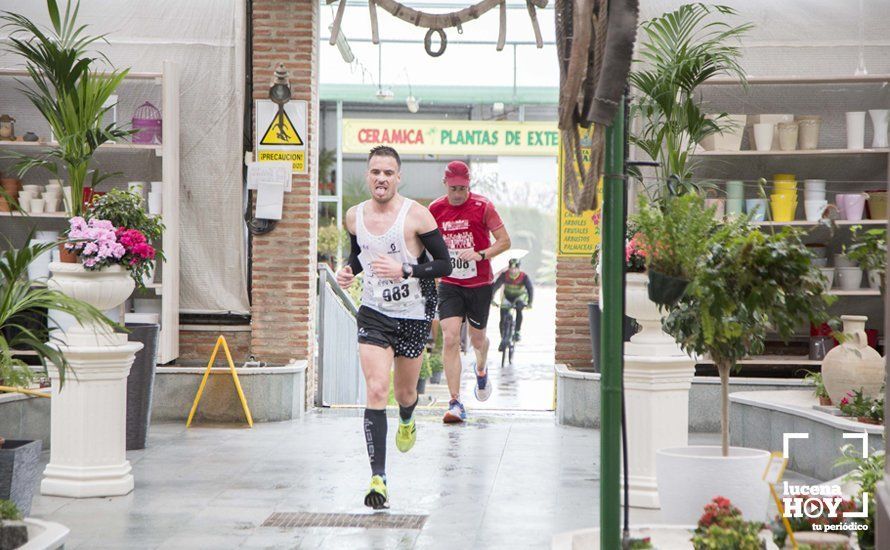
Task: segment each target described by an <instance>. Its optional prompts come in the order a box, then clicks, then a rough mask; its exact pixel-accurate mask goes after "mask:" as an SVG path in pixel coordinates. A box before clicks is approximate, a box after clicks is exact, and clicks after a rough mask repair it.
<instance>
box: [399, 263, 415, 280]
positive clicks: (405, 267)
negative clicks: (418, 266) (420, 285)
mask: <svg viewBox="0 0 890 550" xmlns="http://www.w3.org/2000/svg"><path fill="white" fill-rule="evenodd" d="M413 273H414V270H413V269H412V268H411V264H409V263H408V262H405V263H403V264H402V276H404V277H405V278H406V279H408V278H410V277H411V275H413Z"/></svg>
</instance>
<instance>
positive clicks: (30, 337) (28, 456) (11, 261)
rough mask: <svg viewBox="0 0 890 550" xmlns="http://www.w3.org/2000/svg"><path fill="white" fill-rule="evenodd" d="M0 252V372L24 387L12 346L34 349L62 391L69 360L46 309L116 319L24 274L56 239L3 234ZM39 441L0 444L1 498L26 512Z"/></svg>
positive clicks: (25, 371)
mask: <svg viewBox="0 0 890 550" xmlns="http://www.w3.org/2000/svg"><path fill="white" fill-rule="evenodd" d="M4 241H5V248H6V250H5V251H4V252H2V253H0V378H2V379H3V381H4V385H6V386H10V387H12V388H27V386H28V385H29V384H30V383H31V381H32V380H33V377H34V373H33V371H32V369H31V367H30V366H29V365H26V364H25V363H24V362H23V361H21V360H20V359H17V358H16V357H15V355H14V352H15V351H30V352H33V353H35V354H36V356H37V360H38V361H39V362H40V364H41V366H42V368H43V371H44V374H45V373H46V372H47V366H48V365H50V364H52V365H54V366H55V368H57V369H58V371H59V378H60V379H59V388H57V389H56V390H57V391H62V386H63V385H64V381H65V377H66V374H67V371H68V367H69V365H68V361H67V359H66V358H65V355H64V354H63V353H62V352H61V351H60V350H59V348H58V346H57V344H60V343H61V340H60V339H59V336H58V335H57V334H56V331H54V330H51V329H50V328H49V321H48V318H49V311H51V310H56V311H61V312H63V313H66V314H68V315H71V316H72V317H73V318H74V319H76V320H77V321H78V322H84V323H87V322H91V323H97V324H100V325H104V326H106V327H108V328H112V327H114V326H115V325H114V324H113V323H112V322H111V321H109V320H108V319H107V318H106V317H105V316H104V315H102V313H101V312H100V311H99V310H97V309H96V308H94V307H93V306H91V305H89V304H87V303H84V302H82V301H80V300H77V299H75V298H71V297H70V296H67V295H65V294H63V293H62V292H60V291H59V290H56V289H54V288H50V287H49V286H48V284H47V282H46V281H42V280H36V281H31V280H29V279H28V265H29V264H30V263H31V262H33V261H35V260H36V259H37V258H38V257H39V256H40V255H41V254H44V253H45V252H47V251H48V250H51V249H52V248H54V247H55V246H56V244H55V243H33V241H31V238H30V236H29V237H28V242H29V243H31V244H28V245H26V246H23V247H21V248H19V249H16V248H15V247H14V246H13V245H12V243H11V242H10V241H9V240H7V239H5V238H4ZM41 447H42V442H41V441H39V440H37V441H10V440H8V441H7V442H6V445H5V446H4V447H3V448H0V480H3V481H2V482H0V488H3V490H2V491H0V498H7V499H12V500H13V501H14V502H15V503H16V505H17V506H18V507H19V509H21V510H22V511H23V512H24V513H25V515H27V514H28V513H29V512H30V510H31V499H32V498H33V496H34V488H35V487H36V482H37V478H38V476H39V475H40V472H39V469H38V464H39V458H40V449H41Z"/></svg>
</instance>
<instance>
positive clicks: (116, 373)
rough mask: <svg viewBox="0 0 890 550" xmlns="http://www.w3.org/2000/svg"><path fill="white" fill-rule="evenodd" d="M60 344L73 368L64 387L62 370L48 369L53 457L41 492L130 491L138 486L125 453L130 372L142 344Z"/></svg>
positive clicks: (113, 493)
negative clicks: (51, 395)
mask: <svg viewBox="0 0 890 550" xmlns="http://www.w3.org/2000/svg"><path fill="white" fill-rule="evenodd" d="M124 337H126V336H124ZM60 348H61V351H62V353H63V354H64V355H65V357H66V358H67V359H68V362H69V364H70V365H71V369H70V370H69V371H68V372H67V375H66V376H65V384H64V386H62V388H61V391H59V378H58V377H59V372H58V370H56V369H55V368H54V367H53V366H52V365H51V366H50V368H49V373H50V378H51V379H52V387H53V397H52V405H51V406H52V409H51V410H52V414H51V433H50V461H49V464H48V465H47V466H46V470H44V478H43V481H42V482H41V484H40V492H41V493H42V494H44V495H54V496H63V497H75V498H83V497H103V496H119V495H126V494H127V493H129V492H130V491H132V490H133V476H132V475H131V474H130V470H131V468H130V463H129V461H128V460H127V454H126V429H127V428H126V418H127V410H126V409H127V375H128V374H129V373H130V367H131V366H132V365H133V360H134V355H135V353H136V352H137V351H139V350H140V349H142V344H140V343H138V342H132V343H125V344H123V345H115V346H71V347H68V346H60Z"/></svg>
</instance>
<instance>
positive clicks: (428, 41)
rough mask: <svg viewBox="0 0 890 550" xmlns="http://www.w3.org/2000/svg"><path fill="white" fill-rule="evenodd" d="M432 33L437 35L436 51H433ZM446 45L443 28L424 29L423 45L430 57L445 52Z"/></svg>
mask: <svg viewBox="0 0 890 550" xmlns="http://www.w3.org/2000/svg"><path fill="white" fill-rule="evenodd" d="M433 33H436V34H438V35H439V49H438V50H437V51H433ZM446 46H448V38H447V37H446V36H445V31H444V30H443V29H430V30H428V31H426V36H424V37H423V47H424V49H425V50H426V53H427V54H428V55H429V56H430V57H439V56H440V55H442V54H443V53H445V47H446Z"/></svg>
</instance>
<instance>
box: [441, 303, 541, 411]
mask: <svg viewBox="0 0 890 550" xmlns="http://www.w3.org/2000/svg"><path fill="white" fill-rule="evenodd" d="M555 308H556V290H555V289H554V288H553V287H539V288H536V289H535V302H534V307H533V308H532V309H531V310H527V311H525V312H524V314H523V315H524V320H523V325H522V339H521V340H520V341H519V342H518V343H517V344H516V351H515V353H514V355H513V364H512V365H511V364H507V365H506V366H504V367H503V368H501V366H500V365H501V354H500V352H498V351H497V346H498V342H499V341H500V332H499V329H498V320H499V312H498V310H497V309H495V308H492V309H491V312H490V317H489V321H488V330H487V333H488V338H489V341H490V342H491V344H490V345H491V351H490V352H489V358H488V364H489V380H490V382H491V384H492V386H493V391H492V394H491V397H490V398H489V399H488V401H485V402H479V401H477V400H476V398H475V396H474V395H473V387H474V386H475V385H476V376H475V374H474V373H473V370H472V368H471V364H472V363H473V362H474V361H475V360H476V357H475V354H474V353H473V352H472V351H471V352H470V353H467V354H464V355H463V356H462V361H463V365H464V369H463V373H462V376H461V381H462V383H461V395H462V399H463V401H464V405H465V406H466V407H467V411H468V414H471V413H472V410H473V409H480V410H525V411H549V410H553V409H554V391H555V373H554V368H553V366H554V354H555V342H556V328H555V325H554V323H553V319H555V318H556V313H555ZM427 394H428V395H430V396H432V397H434V398H435V402H436V405H438V406H440V407H442V408H444V407H445V406H447V403H448V400H449V398H450V394H449V393H448V387H447V386H446V385H445V376H444V374H443V376H442V383H441V384H427Z"/></svg>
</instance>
